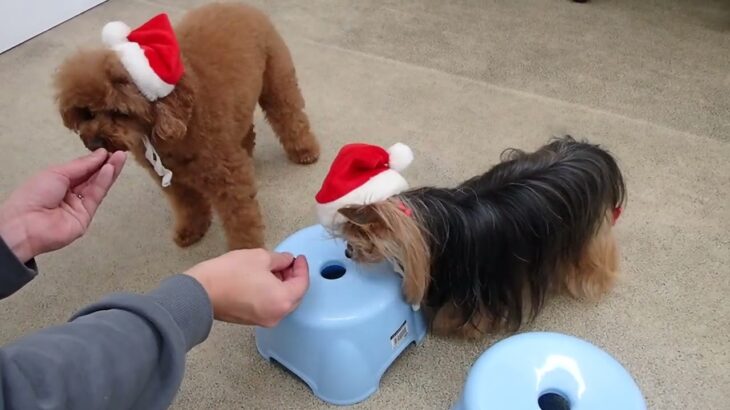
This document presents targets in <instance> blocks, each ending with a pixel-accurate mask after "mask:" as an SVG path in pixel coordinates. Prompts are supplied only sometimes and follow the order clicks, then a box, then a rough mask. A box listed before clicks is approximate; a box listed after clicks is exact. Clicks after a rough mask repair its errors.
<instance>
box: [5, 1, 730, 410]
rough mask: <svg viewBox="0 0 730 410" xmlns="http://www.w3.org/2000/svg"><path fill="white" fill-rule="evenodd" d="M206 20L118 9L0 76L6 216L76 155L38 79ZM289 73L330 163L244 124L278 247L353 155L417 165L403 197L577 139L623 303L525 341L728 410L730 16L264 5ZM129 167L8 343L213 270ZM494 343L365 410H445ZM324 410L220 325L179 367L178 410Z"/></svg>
mask: <svg viewBox="0 0 730 410" xmlns="http://www.w3.org/2000/svg"><path fill="white" fill-rule="evenodd" d="M200 3H202V1H199V0H156V1H143V0H134V1H122V0H111V1H109V2H108V3H106V4H104V5H102V6H100V7H98V8H96V9H94V10H92V11H90V12H88V13H85V14H83V15H81V16H79V17H78V18H75V19H73V20H71V21H69V22H67V23H65V24H63V25H61V26H59V27H57V28H55V29H53V30H51V31H49V32H47V33H45V34H43V35H41V36H39V37H37V38H35V39H33V40H31V41H29V42H27V43H26V44H23V45H21V46H19V47H17V48H15V49H13V50H11V51H9V52H7V53H4V54H3V55H0V163H2V172H1V173H0V194H2V195H3V196H4V195H5V194H6V193H7V192H9V190H10V189H11V188H12V187H13V186H15V185H16V184H17V183H19V182H20V181H21V180H22V179H23V178H24V177H26V176H28V175H29V174H30V173H31V172H33V171H35V170H36V169H38V168H40V167H42V166H45V165H47V164H50V163H54V162H57V161H61V160H65V159H68V158H71V157H73V156H75V155H77V154H80V153H82V152H84V150H83V148H82V147H81V144H80V143H79V141H78V140H77V139H76V138H75V137H74V136H72V135H71V134H69V133H68V132H67V131H65V130H64V129H63V128H62V126H61V123H60V121H59V118H58V115H57V114H56V112H55V111H54V107H53V103H52V91H51V89H50V76H51V73H52V72H53V70H54V68H55V67H56V65H57V64H58V63H59V61H60V60H61V58H63V57H64V56H65V55H67V54H68V53H70V52H71V51H72V50H73V49H74V48H76V47H77V46H81V45H85V44H94V43H96V42H97V41H98V38H99V32H100V30H101V27H102V25H103V24H104V23H105V22H107V21H110V20H112V19H121V20H124V21H126V22H128V23H129V24H130V25H136V24H140V23H142V22H143V21H145V20H146V19H147V18H149V17H150V16H152V15H153V13H157V12H159V11H163V10H164V11H167V12H169V13H170V15H171V16H172V18H173V19H175V18H177V17H179V16H180V15H181V14H182V13H183V12H184V11H185V10H187V9H189V8H191V7H194V6H195V5H197V4H200ZM253 4H255V5H258V6H260V7H262V8H263V9H264V10H266V11H268V12H269V13H270V14H271V16H272V19H273V20H274V21H275V22H276V23H277V25H278V26H279V27H280V29H281V31H282V33H283V34H284V35H285V37H286V39H287V41H288V42H289V45H290V47H291V49H292V52H293V54H294V57H295V60H296V64H297V68H298V71H299V75H300V80H301V85H302V88H303V91H304V94H305V96H306V99H307V107H308V108H307V111H308V113H309V114H310V116H311V119H312V121H313V124H314V128H315V130H316V132H317V134H318V135H319V136H320V138H321V140H322V141H323V144H324V152H323V157H322V161H321V162H320V163H319V164H317V165H315V166H312V167H298V166H295V165H291V164H289V163H288V162H286V160H285V157H284V155H283V153H282V151H281V149H280V148H279V146H278V145H277V143H276V141H275V139H274V138H273V135H272V133H271V131H270V129H269V128H268V126H267V125H266V124H265V123H264V122H263V120H262V118H261V117H260V116H259V118H258V120H257V123H258V125H257V127H258V134H259V139H258V141H259V146H258V148H257V150H258V151H257V152H258V154H257V166H258V173H259V176H260V180H259V183H260V186H261V189H260V192H261V193H260V199H261V201H262V204H263V207H264V210H265V217H266V222H267V224H268V227H269V229H268V233H267V236H268V243H269V244H270V246H274V245H275V244H276V243H277V242H278V241H280V240H281V239H282V238H284V237H285V236H286V235H287V234H289V233H291V232H292V231H294V230H296V229H298V228H301V227H303V226H305V225H308V224H311V223H314V221H315V219H314V211H313V196H314V193H315V192H316V190H317V189H318V187H319V183H320V181H321V179H322V177H323V176H324V174H325V172H326V169H327V167H328V165H329V161H330V160H331V158H332V157H333V155H334V154H335V152H336V151H337V150H338V148H339V147H340V146H341V145H342V144H344V143H347V142H351V141H355V140H363V141H367V142H371V143H377V144H383V145H387V144H391V143H393V142H395V141H403V142H407V143H409V144H410V145H411V146H412V147H413V148H414V150H415V152H416V161H415V163H414V165H413V166H412V168H411V169H409V170H408V172H407V177H408V178H409V179H410V181H411V182H412V184H414V185H420V184H439V185H441V184H454V183H457V182H458V181H461V180H462V179H464V178H467V177H470V176H471V175H473V174H474V173H477V172H481V171H483V170H484V169H485V168H487V167H489V166H490V165H492V164H493V163H494V162H495V161H496V159H497V158H498V155H499V153H500V151H502V150H503V149H504V148H507V147H511V146H515V147H520V148H527V149H532V148H535V147H537V146H539V145H540V144H542V143H544V142H545V141H546V140H547V139H548V138H549V137H550V136H551V135H554V134H557V133H564V132H569V133H572V134H574V135H576V136H580V137H588V138H590V139H592V140H593V141H595V142H599V143H601V144H605V145H606V146H607V147H608V148H609V149H611V150H612V151H613V152H615V154H616V155H617V156H618V158H619V159H620V162H621V166H622V167H623V169H624V172H625V174H626V178H627V180H628V189H629V202H628V207H627V209H626V211H625V213H624V216H623V217H622V219H621V221H620V223H619V225H618V235H619V238H620V241H621V248H622V251H623V256H622V263H623V272H624V275H623V277H622V281H621V283H620V284H619V285H618V287H617V288H616V290H615V292H613V293H612V294H611V295H610V296H609V297H608V298H607V299H606V300H605V301H603V302H601V303H598V304H590V305H585V304H579V303H576V302H572V301H569V300H554V301H552V302H551V303H549V305H548V307H547V308H546V310H545V311H544V313H543V314H542V315H541V316H540V317H539V319H538V320H537V321H536V322H535V323H534V324H532V325H530V326H528V327H526V328H525V330H551V331H557V332H565V333H569V334H573V335H576V336H578V337H582V338H585V339H586V340H589V341H590V342H593V343H595V344H597V345H598V346H600V347H602V348H603V349H605V350H606V351H608V352H609V353H611V354H612V355H614V356H615V357H616V358H617V359H618V360H620V361H621V362H622V363H623V364H624V365H625V366H626V368H627V369H628V370H629V371H630V372H631V373H632V374H633V375H634V376H635V378H636V380H637V382H638V384H639V386H640V387H641V389H642V391H643V392H644V394H645V396H646V398H647V401H648V404H649V406H650V408H652V409H720V408H727V407H726V406H727V403H728V402H730V393H729V392H730V390H729V389H728V387H729V386H730V358H729V354H730V304H729V303H728V298H729V297H730V277H729V275H730V239H728V238H729V236H730V3H728V2H727V1H726V0H646V1H635V0H594V1H592V2H591V3H588V4H574V3H572V2H570V1H567V0H565V1H563V0H549V1H548V0H532V1H528V0H510V1H497V0H484V1H477V0H471V1H466V0H459V1H448V2H447V1H438V0H421V1H408V2H406V1H402V2H401V1H396V0H390V1H357V0H341V1H324V0H309V1H305V0H300V1H286V0H276V1H274V0H269V1H267V0H256V1H254V2H253ZM170 225H171V215H170V211H169V209H168V208H167V206H166V203H165V202H164V198H163V197H162V196H161V194H160V192H159V190H158V187H157V185H156V184H155V183H154V182H153V181H152V180H150V179H149V178H148V177H147V175H146V174H144V173H143V172H141V170H140V168H139V167H138V166H136V164H131V163H130V166H129V167H127V168H126V170H125V172H124V174H123V175H122V177H121V178H120V180H119V182H118V184H117V185H116V187H115V188H114V190H113V192H112V193H111V194H110V196H109V197H108V199H107V201H106V203H105V205H104V207H103V208H102V209H101V210H100V212H99V214H98V216H97V218H96V220H95V222H94V224H93V228H92V229H91V231H90V232H89V234H88V235H87V236H86V237H85V238H84V239H82V240H81V241H79V242H77V243H75V244H74V245H73V246H71V247H70V248H67V249H65V250H63V251H62V252H58V253H55V254H53V255H48V256H46V257H42V258H41V259H40V264H41V269H42V274H41V276H40V277H39V278H37V279H36V280H35V281H33V282H32V283H31V284H30V285H29V286H27V287H26V288H25V289H23V290H22V291H21V292H20V293H18V294H16V295H15V296H14V297H11V298H9V299H7V300H5V301H3V302H1V303H0V309H1V310H0V312H1V313H0V318H1V319H0V342H2V343H6V342H8V341H10V340H13V339H14V338H17V337H19V336H21V335H23V334H25V333H27V332H31V331H33V330H35V329H38V328H41V327H44V326H48V325H52V324H55V323H60V322H62V321H64V320H65V319H67V318H68V317H69V315H70V314H71V313H72V312H74V311H75V310H76V309H77V308H79V307H81V306H83V305H84V304H86V303H89V302H92V301H94V300H95V299H97V298H99V297H101V296H102V295H104V294H106V293H108V292H113V291H119V290H131V291H145V290H147V289H149V288H151V287H153V286H155V285H156V284H157V283H158V282H159V281H160V280H161V279H162V278H163V277H165V276H166V275H169V274H172V273H175V272H178V271H180V270H182V269H184V268H186V267H188V266H190V265H192V264H193V263H195V262H197V261H199V260H201V259H203V258H207V257H211V256H214V255H217V254H219V253H221V252H222V251H223V250H224V240H223V237H222V231H221V229H220V226H219V225H218V224H216V225H215V226H214V227H213V229H212V230H211V232H210V233H209V235H208V236H207V237H206V238H205V240H204V241H203V242H202V243H201V244H200V245H198V246H196V247H194V248H192V249H189V250H179V249H177V248H176V247H175V246H174V245H173V244H172V241H171V240H170V237H171V232H170ZM493 342H494V340H484V341H482V342H479V343H459V342H453V341H446V340H441V339H438V338H434V337H430V338H428V339H427V341H426V342H425V343H424V344H423V345H422V346H421V347H419V348H417V349H410V350H409V351H408V352H407V353H406V354H405V355H404V356H403V357H402V358H401V359H400V360H398V361H397V362H396V363H395V365H394V366H393V367H392V368H391V369H390V370H389V372H388V373H387V374H386V375H385V377H384V378H383V380H382V383H381V388H380V390H379V391H378V392H377V393H376V394H375V395H373V396H372V397H371V398H370V399H368V400H367V401H365V402H364V403H361V404H360V405H357V406H355V407H356V408H361V409H426V408H429V409H430V408H433V409H445V408H448V406H449V405H451V404H452V403H453V402H454V401H455V400H456V399H457V397H458V395H459V392H460V389H461V387H462V384H463V382H464V377H465V375H466V372H467V370H468V369H469V366H470V365H471V364H472V363H473V362H474V360H476V358H477V357H478V356H479V354H480V353H482V352H483V351H484V350H485V349H486V348H487V347H488V346H490V345H491V344H492V343H493ZM326 407H327V406H326V405H325V404H323V403H322V402H320V401H318V400H317V399H316V398H314V397H313V396H312V395H311V394H310V392H309V391H308V390H307V389H306V388H305V387H304V385H303V384H302V383H300V382H299V381H297V380H295V379H294V378H292V377H291V376H289V375H288V374H286V373H284V372H283V371H281V370H279V369H278V368H276V367H273V366H272V365H270V364H268V363H266V362H264V361H263V360H262V359H261V358H260V357H259V355H258V354H257V353H256V350H255V347H254V339H253V332H252V331H251V329H247V328H243V327H237V326H231V325H224V324H216V325H215V326H214V329H213V331H212V334H211V335H210V338H209V340H207V341H206V343H204V344H203V345H201V346H199V347H198V348H196V349H195V350H193V351H192V352H191V353H190V354H189V360H188V367H187V375H186V378H185V381H184V384H183V386H182V389H181V391H180V394H179V396H178V398H177V400H176V402H175V403H174V406H173V408H175V409H201V408H218V409H234V408H248V409H279V408H282V409H284V408H289V409H315V408H326Z"/></svg>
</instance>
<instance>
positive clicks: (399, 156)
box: [388, 142, 413, 172]
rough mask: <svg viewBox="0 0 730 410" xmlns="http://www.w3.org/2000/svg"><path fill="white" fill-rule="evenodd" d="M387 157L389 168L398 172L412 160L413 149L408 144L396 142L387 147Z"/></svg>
mask: <svg viewBox="0 0 730 410" xmlns="http://www.w3.org/2000/svg"><path fill="white" fill-rule="evenodd" d="M388 157H389V162H390V164H389V165H390V168H391V169H394V170H396V171H398V172H400V171H403V170H405V169H406V168H408V166H409V165H411V162H413V151H412V150H411V148H410V147H409V146H408V145H406V144H403V143H401V142H398V143H395V144H394V145H393V146H391V147H390V148H388Z"/></svg>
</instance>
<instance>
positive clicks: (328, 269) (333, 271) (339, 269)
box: [319, 262, 347, 280]
mask: <svg viewBox="0 0 730 410" xmlns="http://www.w3.org/2000/svg"><path fill="white" fill-rule="evenodd" d="M345 272H347V269H345V267H344V266H342V264H341V263H339V262H330V263H327V264H325V265H324V266H323V267H322V270H320V271H319V273H320V275H322V277H323V278H325V279H330V280H332V279H339V278H341V277H342V276H344V275H345Z"/></svg>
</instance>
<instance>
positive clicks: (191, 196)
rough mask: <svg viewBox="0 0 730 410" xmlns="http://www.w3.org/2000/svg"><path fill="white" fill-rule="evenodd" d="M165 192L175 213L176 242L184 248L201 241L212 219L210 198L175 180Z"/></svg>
mask: <svg viewBox="0 0 730 410" xmlns="http://www.w3.org/2000/svg"><path fill="white" fill-rule="evenodd" d="M164 192H165V194H166V195H167V198H168V200H169V201H170V204H171V206H172V209H173V211H174V213H175V235H174V237H173V239H174V240H175V243H176V244H177V245H178V246H180V247H183V248H184V247H187V246H190V245H193V244H194V243H196V242H198V241H200V239H202V238H203V236H205V233H206V232H208V228H210V223H211V220H212V212H211V207H210V203H209V202H208V200H207V199H206V198H205V197H204V196H203V194H201V193H200V192H198V191H197V190H195V189H193V188H190V187H188V186H186V185H183V184H180V183H179V182H176V181H174V180H173V182H172V184H171V185H170V186H169V187H167V188H165V189H164Z"/></svg>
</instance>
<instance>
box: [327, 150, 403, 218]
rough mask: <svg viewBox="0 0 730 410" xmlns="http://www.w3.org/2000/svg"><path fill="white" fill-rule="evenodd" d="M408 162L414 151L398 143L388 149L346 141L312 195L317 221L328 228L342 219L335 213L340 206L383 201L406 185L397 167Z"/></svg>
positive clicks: (400, 169)
mask: <svg viewBox="0 0 730 410" xmlns="http://www.w3.org/2000/svg"><path fill="white" fill-rule="evenodd" d="M411 162H413V152H412V151H411V149H410V148H409V147H408V146H407V145H404V144H401V143H397V144H395V145H393V146H391V147H390V148H388V149H387V150H386V149H384V148H381V147H378V146H375V145H368V144H360V143H357V144H348V145H345V146H344V147H342V149H341V150H340V152H339V153H338V154H337V157H335V160H334V161H333V162H332V166H331V167H330V170H329V172H328V173H327V176H326V177H325V179H324V182H323V183H322V188H321V189H320V190H319V192H318V193H317V195H316V196H315V199H316V201H317V217H318V218H319V222H320V223H321V224H322V225H323V226H325V227H328V228H331V227H332V226H333V225H335V224H337V223H340V222H342V221H343V219H342V215H340V214H338V213H337V211H338V210H339V209H340V208H342V207H344V206H347V205H365V204H370V203H374V202H378V201H382V200H385V199H387V198H389V197H391V196H393V195H396V194H398V193H400V192H403V191H404V190H406V189H408V183H407V182H406V180H405V178H403V176H401V174H400V171H403V170H404V169H406V168H407V167H408V166H409V165H410V164H411Z"/></svg>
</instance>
